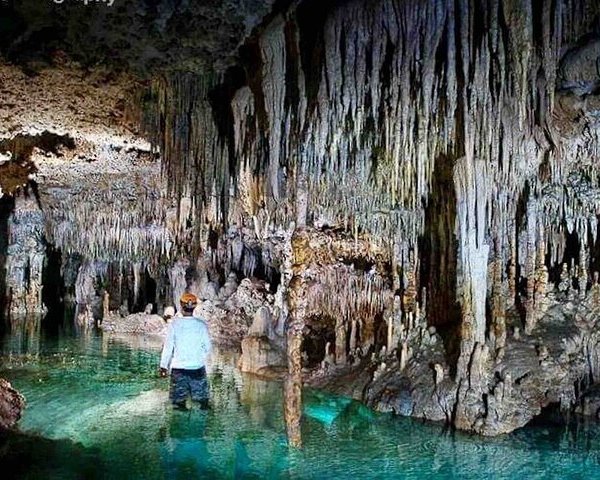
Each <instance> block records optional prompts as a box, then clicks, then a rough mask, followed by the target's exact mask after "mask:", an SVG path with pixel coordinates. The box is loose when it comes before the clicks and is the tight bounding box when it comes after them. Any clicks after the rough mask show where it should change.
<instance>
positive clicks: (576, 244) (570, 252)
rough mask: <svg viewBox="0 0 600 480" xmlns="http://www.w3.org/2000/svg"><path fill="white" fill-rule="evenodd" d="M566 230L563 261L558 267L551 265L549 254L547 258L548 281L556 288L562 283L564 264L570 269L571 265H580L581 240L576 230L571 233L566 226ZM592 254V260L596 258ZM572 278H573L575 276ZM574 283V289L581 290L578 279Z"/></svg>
mask: <svg viewBox="0 0 600 480" xmlns="http://www.w3.org/2000/svg"><path fill="white" fill-rule="evenodd" d="M564 228H565V230H564V231H565V236H566V242H565V252H564V254H563V257H562V260H560V261H559V262H558V263H557V264H556V265H550V264H549V263H550V260H549V253H548V255H547V256H546V266H547V267H548V279H549V281H550V282H552V283H554V284H555V285H556V286H558V284H559V283H560V276H561V272H562V266H563V264H566V265H567V266H568V267H571V265H579V250H580V242H581V240H580V238H579V236H578V235H577V232H576V231H575V230H573V232H571V233H569V232H568V230H567V227H566V225H565V226H564ZM590 253H592V255H590V256H591V258H594V256H593V252H590ZM571 276H572V277H573V276H574V275H571ZM573 283H574V285H572V286H573V287H575V288H579V285H578V281H577V279H576V278H575V279H574V280H573Z"/></svg>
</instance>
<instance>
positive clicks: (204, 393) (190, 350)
mask: <svg viewBox="0 0 600 480" xmlns="http://www.w3.org/2000/svg"><path fill="white" fill-rule="evenodd" d="M180 304H181V312H182V314H183V316H182V317H175V318H173V320H172V321H171V322H170V323H169V326H168V329H167V338H166V340H165V344H164V346H163V350H162V355H161V357H160V376H161V377H166V376H167V375H168V372H169V369H170V370H171V387H170V392H169V396H170V398H171V401H172V402H173V405H174V406H175V408H178V409H182V410H186V409H187V407H186V400H187V397H188V394H189V395H190V396H191V397H192V400H193V401H197V402H199V403H200V406H201V408H208V380H207V379H206V359H207V357H208V354H209V353H210V351H211V341H210V335H209V332H208V327H207V325H206V323H205V322H204V320H202V319H201V318H197V317H194V308H196V306H197V305H198V298H197V297H196V295H194V294H192V293H184V294H183V295H182V296H181V300H180Z"/></svg>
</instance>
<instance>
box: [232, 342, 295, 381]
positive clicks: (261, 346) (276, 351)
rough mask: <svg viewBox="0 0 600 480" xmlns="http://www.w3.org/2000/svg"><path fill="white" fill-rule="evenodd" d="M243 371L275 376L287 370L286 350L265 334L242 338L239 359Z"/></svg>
mask: <svg viewBox="0 0 600 480" xmlns="http://www.w3.org/2000/svg"><path fill="white" fill-rule="evenodd" d="M239 368H240V370H241V371H242V372H247V373H254V374H257V375H264V376H273V375H275V374H277V372H279V373H280V374H283V373H285V372H286V371H287V358H286V355H285V351H284V350H283V349H281V348H280V347H278V346H277V345H275V343H274V342H272V341H271V340H269V338H268V337H265V336H255V335H250V336H248V337H246V338H244V339H243V340H242V355H241V357H240V360H239Z"/></svg>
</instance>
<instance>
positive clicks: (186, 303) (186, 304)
mask: <svg viewBox="0 0 600 480" xmlns="http://www.w3.org/2000/svg"><path fill="white" fill-rule="evenodd" d="M179 303H180V305H181V312H182V313H183V315H184V316H185V317H191V316H192V315H193V314H194V308H196V306H197V305H198V297H196V295H194V294H193V293H188V292H186V293H184V294H183V295H182V296H181V299H180V300H179Z"/></svg>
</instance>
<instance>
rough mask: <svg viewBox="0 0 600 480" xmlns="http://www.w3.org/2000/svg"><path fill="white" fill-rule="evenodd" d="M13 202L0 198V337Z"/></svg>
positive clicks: (3, 328) (7, 197) (11, 199)
mask: <svg viewBox="0 0 600 480" xmlns="http://www.w3.org/2000/svg"><path fill="white" fill-rule="evenodd" d="M14 206H15V201H14V199H13V198H12V197H9V196H8V195H4V196H3V197H2V198H0V335H3V334H4V332H5V330H6V325H5V320H6V319H5V318H4V312H5V309H6V307H7V305H8V299H7V298H6V256H7V253H8V252H7V250H8V218H9V216H10V213H11V212H12V210H13V209H14Z"/></svg>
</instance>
